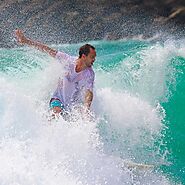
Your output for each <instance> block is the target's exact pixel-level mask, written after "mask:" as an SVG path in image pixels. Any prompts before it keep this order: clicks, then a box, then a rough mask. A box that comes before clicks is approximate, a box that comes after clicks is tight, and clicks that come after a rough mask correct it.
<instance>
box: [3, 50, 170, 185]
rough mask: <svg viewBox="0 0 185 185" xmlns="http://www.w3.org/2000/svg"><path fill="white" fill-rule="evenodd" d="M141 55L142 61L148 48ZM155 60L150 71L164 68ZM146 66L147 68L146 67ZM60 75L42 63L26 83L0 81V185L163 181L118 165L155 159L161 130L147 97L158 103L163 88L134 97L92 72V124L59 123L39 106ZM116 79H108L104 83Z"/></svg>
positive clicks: (157, 174)
mask: <svg viewBox="0 0 185 185" xmlns="http://www.w3.org/2000/svg"><path fill="white" fill-rule="evenodd" d="M166 52H167V51H166ZM148 53H149V54H148V55H147V52H146V53H145V54H146V55H147V56H146V57H145V59H143V61H144V62H146V61H148V57H149V55H151V53H152V51H151V52H148ZM153 57H155V52H154V54H153ZM161 58H162V59H161ZM163 58H164V59H163ZM150 59H151V58H150ZM160 59H161V60H160ZM37 60H39V59H37ZM47 60H49V58H47ZM152 60H153V59H151V61H152ZM157 61H159V62H161V63H160V65H159V64H156V66H159V69H161V68H162V69H161V70H163V71H165V69H164V68H166V65H164V63H163V62H164V61H166V53H165V52H164V53H162V54H161V56H160V57H159V60H157ZM40 62H43V60H41V61H40ZM124 62H125V61H124ZM124 62H123V64H121V65H123V66H124V65H125V64H126V65H128V64H130V65H132V60H128V61H127V62H126V63H125V64H124ZM152 64H153V63H152V62H151V63H147V65H148V66H149V68H150V67H151V68H152V69H153V67H152ZM163 67H164V68H163ZM143 68H144V69H146V70H147V69H148V67H146V65H145V66H143ZM61 70H62V66H59V65H58V64H56V63H49V64H48V65H46V67H44V70H42V71H37V72H34V73H35V74H34V75H32V76H31V79H30V78H23V79H22V78H17V79H11V80H10V78H9V77H8V78H7V77H2V78H0V84H1V87H0V102H1V103H0V164H1V168H0V184H2V185H10V184H11V185H33V184H35V185H45V184H47V185H56V184H60V185H71V184H72V185H73V184H74V185H76V184H77V185H78V184H82V185H86V184H88V185H103V184H110V185H114V184H116V185H119V184H170V182H169V181H168V180H167V178H165V177H164V176H163V175H162V174H160V172H156V171H151V170H145V171H142V170H141V171H138V170H136V169H135V170H134V169H132V170H131V169H128V168H127V167H124V162H123V161H124V160H133V161H136V162H140V163H146V162H147V163H152V164H154V165H155V162H160V161H159V157H158V155H159V156H160V154H159V153H158V151H157V150H155V149H154V148H153V147H154V142H155V140H156V138H158V137H160V132H161V129H162V128H163V125H162V119H163V116H164V113H163V111H162V110H161V107H160V105H156V104H155V103H153V102H154V101H153V100H156V99H158V98H160V96H161V94H163V93H164V92H163V88H159V90H158V91H157V90H156V91H157V94H156V93H154V95H152V96H150V98H151V99H148V98H147V97H148V96H147V95H148V92H146V94H144V95H143V97H142V96H141V94H142V93H141V92H140V91H141V89H142V88H144V86H142V88H141V89H138V94H139V95H138V94H137V93H135V94H134V93H133V90H130V89H129V88H128V89H127V90H126V87H124V88H123V89H122V90H120V89H119V88H115V89H114V88H113V86H109V87H108V85H107V87H106V84H104V83H105V82H106V80H102V79H106V78H107V76H106V74H103V73H97V77H96V81H97V83H99V84H97V88H96V90H95V94H96V95H95V99H94V102H93V108H94V111H95V114H96V116H95V119H93V120H86V119H84V118H83V116H82V115H76V116H75V121H72V122H67V121H65V120H63V119H62V118H60V119H59V120H58V121H51V122H49V121H48V120H47V117H46V115H47V109H48V105H47V104H48V100H49V96H50V93H51V92H52V90H53V89H54V88H55V85H56V81H57V78H58V76H60V73H61ZM154 71H155V70H154ZM110 75H114V72H113V73H112V74H110ZM146 76H147V75H146ZM155 76H156V75H155V74H154V75H153V77H155ZM157 77H158V75H157ZM117 78H118V77H117V76H116V75H114V76H113V77H112V80H113V81H114V80H115V81H117ZM139 79H141V78H139ZM142 79H143V80H144V78H142ZM30 80H31V81H30ZM165 80H166V79H165V75H162V76H161V77H160V80H158V79H155V78H153V81H152V83H153V82H154V83H153V84H154V85H155V83H156V84H158V83H159V82H160V83H162V85H164V83H165ZM98 81H99V82H98ZM102 81H103V83H102V84H100V83H101V82H102ZM145 82H146V83H148V82H147V80H145ZM118 84H119V83H118ZM139 84H140V85H141V83H140V82H139V83H137V85H139ZM116 85H117V84H116ZM119 85H120V84H119ZM144 85H146V84H144ZM129 90H130V91H129ZM146 149H148V151H147V150H146ZM160 157H161V158H162V162H164V161H163V160H165V159H163V156H160Z"/></svg>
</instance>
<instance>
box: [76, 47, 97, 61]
mask: <svg viewBox="0 0 185 185" xmlns="http://www.w3.org/2000/svg"><path fill="white" fill-rule="evenodd" d="M90 48H91V49H94V50H95V47H94V46H92V45H90V44H85V45H83V46H81V47H80V49H79V58H81V57H82V55H83V54H84V55H86V56H87V55H88V54H89V53H90Z"/></svg>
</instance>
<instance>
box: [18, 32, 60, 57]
mask: <svg viewBox="0 0 185 185" xmlns="http://www.w3.org/2000/svg"><path fill="white" fill-rule="evenodd" d="M15 35H16V37H17V41H18V42H19V43H20V44H27V45H28V46H33V47H35V48H36V49H38V50H40V51H44V52H46V53H48V54H49V55H51V56H52V57H55V56H56V54H57V50H55V49H52V48H50V47H48V46H47V45H44V44H42V43H39V42H37V41H33V40H31V39H29V38H26V37H25V35H24V34H23V32H22V31H21V30H19V29H17V30H16V31H15Z"/></svg>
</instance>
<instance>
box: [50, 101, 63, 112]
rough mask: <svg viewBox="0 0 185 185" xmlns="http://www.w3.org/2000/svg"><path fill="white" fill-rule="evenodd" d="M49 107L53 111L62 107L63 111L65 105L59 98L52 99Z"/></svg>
mask: <svg viewBox="0 0 185 185" xmlns="http://www.w3.org/2000/svg"><path fill="white" fill-rule="evenodd" d="M49 106H50V108H51V109H53V108H54V107H60V108H61V109H62V110H63V109H64V104H63V103H62V102H61V101H60V100H59V99H58V98H51V100H50V102H49Z"/></svg>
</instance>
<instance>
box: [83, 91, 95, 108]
mask: <svg viewBox="0 0 185 185" xmlns="http://www.w3.org/2000/svg"><path fill="white" fill-rule="evenodd" d="M92 100H93V92H92V91H90V90H87V91H86V93H85V102H84V105H85V107H86V108H87V109H90V106H91V103H92Z"/></svg>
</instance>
